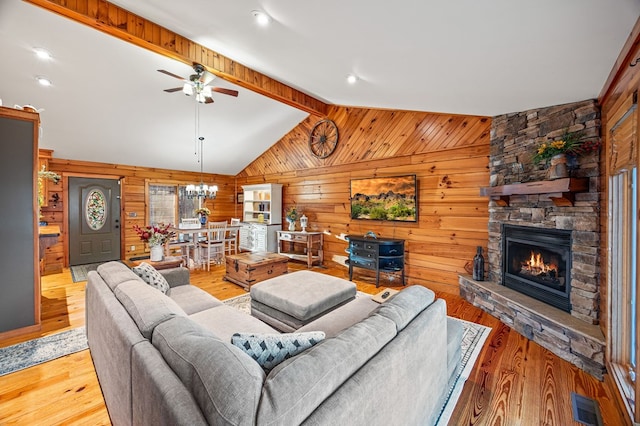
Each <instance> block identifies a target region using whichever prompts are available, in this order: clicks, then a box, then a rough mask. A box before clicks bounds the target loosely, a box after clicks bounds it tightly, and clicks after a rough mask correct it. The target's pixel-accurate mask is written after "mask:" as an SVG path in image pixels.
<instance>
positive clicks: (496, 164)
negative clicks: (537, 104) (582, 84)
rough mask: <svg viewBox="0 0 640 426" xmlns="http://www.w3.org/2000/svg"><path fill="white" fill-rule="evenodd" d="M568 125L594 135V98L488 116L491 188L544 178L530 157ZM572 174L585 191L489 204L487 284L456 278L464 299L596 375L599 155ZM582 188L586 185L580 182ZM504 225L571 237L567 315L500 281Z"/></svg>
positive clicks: (599, 349)
mask: <svg viewBox="0 0 640 426" xmlns="http://www.w3.org/2000/svg"><path fill="white" fill-rule="evenodd" d="M567 129H568V130H569V131H571V132H573V131H582V132H583V136H584V137H586V138H589V139H591V140H599V137H600V112H599V108H598V106H597V104H596V102H595V100H588V101H583V102H578V103H572V104H565V105H558V106H553V107H548V108H542V109H536V110H529V111H525V112H520V113H512V114H505V115H502V116H497V117H494V118H493V123H492V128H491V156H490V186H491V187H498V186H502V185H511V184H516V183H520V182H522V183H527V182H539V181H544V180H545V177H546V171H545V170H544V168H543V167H539V166H535V165H534V164H533V162H532V157H533V154H534V153H535V150H536V148H537V147H538V146H539V145H540V144H541V143H542V142H545V141H551V140H554V139H555V138H557V137H560V136H561V135H562V134H563V133H564V132H565V131H567ZM571 177H572V178H583V179H584V180H585V182H588V189H584V190H582V191H581V192H576V193H572V194H569V195H568V196H566V197H565V195H566V194H561V195H562V197H563V198H562V202H561V203H558V202H557V201H558V194H546V193H540V194H531V193H524V194H517V193H513V194H510V195H509V197H506V198H504V197H503V198H502V199H498V198H497V197H492V200H490V202H489V241H488V245H487V252H488V253H487V257H488V259H487V263H488V274H487V276H488V281H487V282H475V281H473V280H472V279H471V278H470V277H467V276H460V292H461V294H462V296H463V297H464V298H466V299H467V300H468V301H470V302H471V303H473V304H474V305H476V306H478V307H480V308H482V309H484V310H485V311H487V312H488V313H490V314H492V315H494V316H496V317H498V318H499V319H500V320H501V321H502V322H504V323H505V324H507V325H509V326H511V327H513V328H514V329H515V330H516V331H518V332H519V333H521V334H522V335H523V336H525V337H527V338H529V339H531V340H533V341H535V342H536V343H539V344H540V345H542V346H544V347H545V348H547V349H549V350H550V351H552V352H553V353H555V354H556V355H558V356H560V357H561V358H563V359H565V360H567V361H569V362H571V363H573V364H574V365H576V366H578V367H580V368H582V369H584V370H585V371H587V372H589V373H591V374H592V375H594V376H596V377H598V378H602V374H603V372H604V337H603V335H602V332H601V331H600V328H599V327H598V326H597V324H598V322H599V302H600V300H599V298H600V293H599V291H600V284H599V278H600V277H599V261H600V257H599V250H600V234H599V226H600V223H599V215H600V210H599V197H600V193H599V190H600V188H599V154H598V153H597V152H596V153H591V154H589V155H586V156H581V157H580V158H579V159H578V164H577V165H573V167H572V170H571ZM585 188H586V185H585ZM503 225H516V226H526V227H531V228H541V229H559V230H560V229H561V230H565V231H568V232H570V234H571V253H572V254H571V273H570V276H571V283H570V295H569V298H570V303H571V307H570V313H567V312H563V311H562V310H560V309H557V308H554V307H552V306H550V305H547V304H545V303H544V302H540V301H538V300H536V299H533V298H531V297H528V296H526V295H524V294H522V293H519V292H518V291H515V290H512V289H509V288H507V287H505V286H503V285H502V284H503V261H504V259H503V252H502V250H503V236H502V228H503Z"/></svg>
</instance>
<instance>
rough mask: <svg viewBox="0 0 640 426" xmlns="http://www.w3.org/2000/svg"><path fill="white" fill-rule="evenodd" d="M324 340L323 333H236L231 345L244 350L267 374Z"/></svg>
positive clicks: (232, 337)
mask: <svg viewBox="0 0 640 426" xmlns="http://www.w3.org/2000/svg"><path fill="white" fill-rule="evenodd" d="M322 340H324V333H323V332H322V331H308V332H306V333H283V334H280V333H275V334H259V333H235V334H234V335H233V336H231V343H232V344H233V345H235V346H237V347H239V348H240V349H242V350H243V351H244V352H245V353H246V354H247V355H249V356H250V357H251V358H253V359H254V360H255V361H256V362H257V363H258V364H259V365H260V367H262V368H264V370H265V371H267V372H268V371H270V370H271V369H272V368H273V367H275V366H276V365H278V364H280V363H281V362H282V361H284V360H285V359H289V358H291V357H292V356H296V355H298V354H299V353H302V352H304V351H306V350H307V349H309V348H310V347H312V346H313V345H315V344H316V343H318V342H321V341H322Z"/></svg>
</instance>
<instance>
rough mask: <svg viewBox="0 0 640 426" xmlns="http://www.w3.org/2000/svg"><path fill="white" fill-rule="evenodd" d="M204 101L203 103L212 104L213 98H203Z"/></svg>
mask: <svg viewBox="0 0 640 426" xmlns="http://www.w3.org/2000/svg"><path fill="white" fill-rule="evenodd" d="M204 103H205V104H212V103H213V98H209V97H207V98H204Z"/></svg>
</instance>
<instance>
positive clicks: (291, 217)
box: [285, 206, 300, 231]
mask: <svg viewBox="0 0 640 426" xmlns="http://www.w3.org/2000/svg"><path fill="white" fill-rule="evenodd" d="M299 216H300V215H299V213H298V209H297V208H296V206H293V207H290V208H289V210H287V213H286V214H285V219H287V222H289V231H295V230H296V220H298V217H299Z"/></svg>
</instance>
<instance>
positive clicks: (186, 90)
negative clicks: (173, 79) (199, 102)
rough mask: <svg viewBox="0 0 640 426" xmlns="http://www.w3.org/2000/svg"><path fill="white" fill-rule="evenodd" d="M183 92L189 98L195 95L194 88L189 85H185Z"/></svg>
mask: <svg viewBox="0 0 640 426" xmlns="http://www.w3.org/2000/svg"><path fill="white" fill-rule="evenodd" d="M182 92H183V93H184V94H185V95H187V96H191V95H193V86H192V85H191V84H189V83H185V84H184V86H182Z"/></svg>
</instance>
